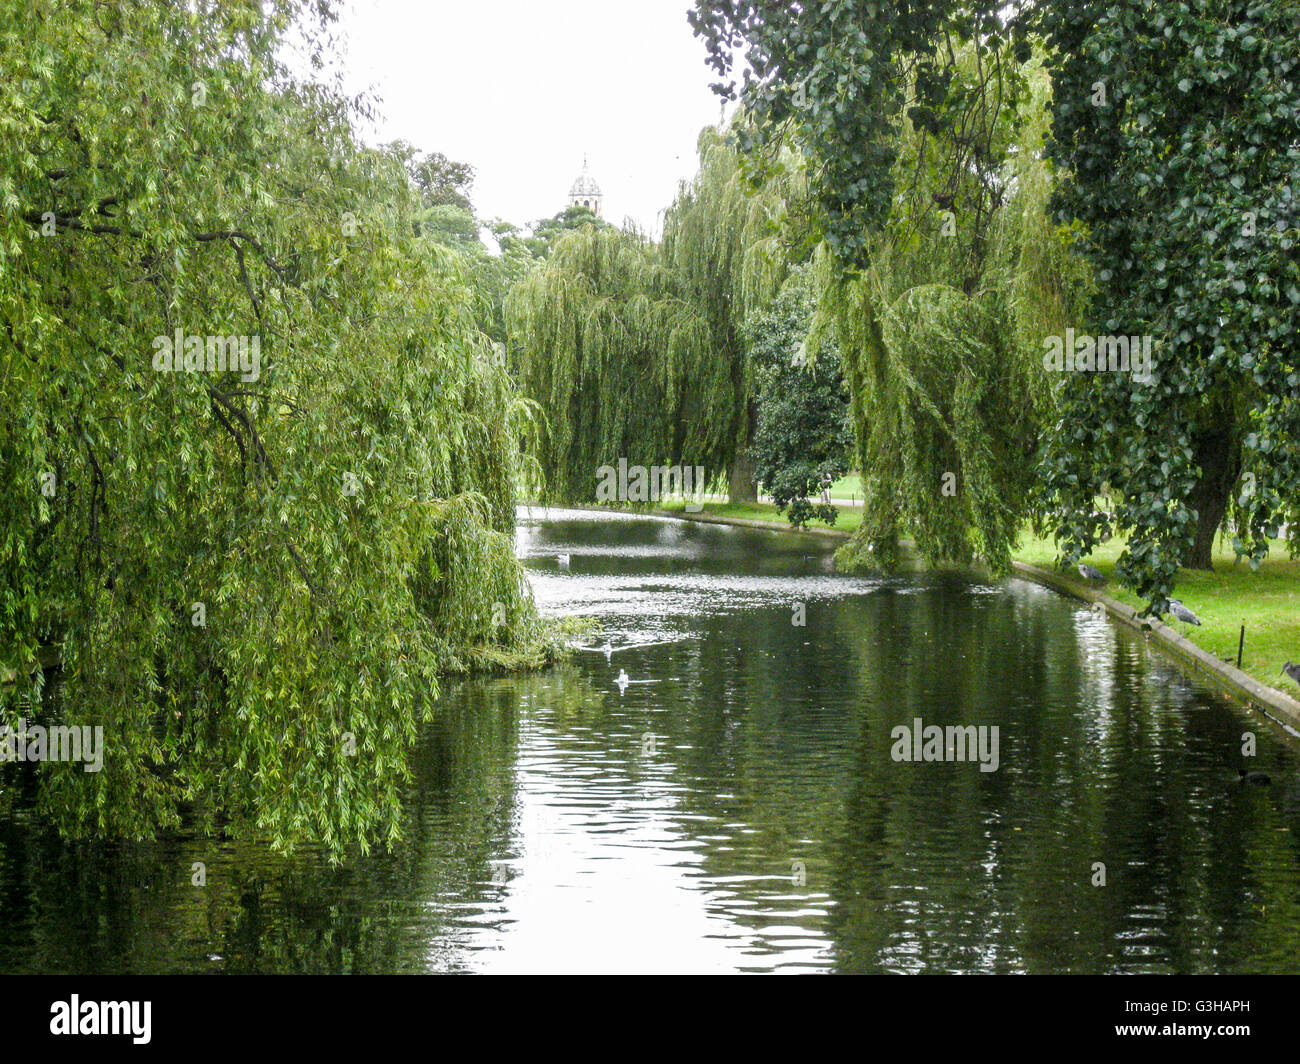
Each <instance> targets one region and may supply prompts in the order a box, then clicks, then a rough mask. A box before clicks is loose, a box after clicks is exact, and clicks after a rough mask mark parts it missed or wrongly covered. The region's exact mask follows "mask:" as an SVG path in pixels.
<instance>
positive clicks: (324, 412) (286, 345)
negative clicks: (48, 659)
mask: <svg viewBox="0 0 1300 1064" xmlns="http://www.w3.org/2000/svg"><path fill="white" fill-rule="evenodd" d="M318 16H319V21H317V17H318ZM328 20H329V15H328V11H327V10H326V9H325V8H324V5H319V4H314V3H313V4H310V5H308V4H298V3H293V2H290V0H278V2H268V3H266V4H261V5H257V4H246V3H234V4H197V5H162V4H147V5H146V4H134V3H120V4H118V3H110V4H105V3H100V2H93V0H60V2H58V3H53V2H49V0H34V2H32V3H28V4H21V5H9V6H6V7H5V8H4V9H3V11H2V12H0V66H2V67H3V69H4V70H5V78H4V79H3V81H2V82H0V155H2V156H3V158H4V159H5V168H4V170H3V172H2V173H0V323H2V325H3V328H2V329H0V397H2V398H0V404H2V405H3V408H4V412H5V417H4V419H3V423H0V483H2V484H3V491H2V492H0V509H2V510H3V514H2V516H0V632H2V633H3V644H2V645H0V664H3V665H4V666H7V667H9V668H11V669H13V670H14V672H15V674H16V676H17V680H18V682H17V683H16V684H15V685H13V686H12V687H10V688H9V689H8V690H7V693H6V699H5V702H6V704H5V714H6V717H7V719H8V721H9V722H10V723H16V718H17V717H18V716H19V715H20V714H21V715H23V716H25V718H26V719H27V720H28V721H29V722H32V721H39V722H40V723H42V724H50V723H56V722H61V721H66V722H67V723H73V724H80V725H88V726H101V727H103V729H104V735H105V743H106V747H107V752H106V757H105V762H104V766H103V770H102V772H99V773H97V774H92V773H84V772H83V771H82V767H81V766H80V765H78V764H76V763H62V764H59V763H46V764H43V765H41V766H39V768H40V770H41V771H40V773H39V786H40V793H41V804H42V806H43V808H44V810H45V811H46V812H47V813H48V814H50V815H51V816H52V817H53V818H54V820H55V821H56V822H57V823H58V824H59V825H60V826H61V827H62V828H64V829H65V830H68V831H73V832H79V833H80V832H98V833H113V834H120V835H127V836H135V837H141V836H146V835H149V834H151V833H153V832H155V831H157V830H159V829H161V828H166V827H170V826H173V825H175V824H177V823H178V821H179V815H180V810H181V809H182V808H183V807H191V808H192V809H193V815H194V819H195V821H196V822H197V823H198V824H199V825H207V826H214V825H220V826H222V827H223V828H224V829H225V830H226V831H228V832H231V833H246V834H257V835H260V836H266V837H270V838H271V839H273V840H275V841H276V842H278V843H280V844H282V845H292V844H293V843H295V842H301V841H319V842H322V843H324V844H326V845H328V846H331V847H333V848H337V849H341V848H344V847H346V846H349V845H351V844H357V843H359V844H362V845H365V844H366V843H367V841H368V840H369V839H371V838H373V837H374V836H375V835H376V834H383V833H391V832H393V831H395V830H396V826H397V824H398V817H399V813H400V802H401V796H402V792H403V786H404V780H405V778H406V764H405V758H404V753H405V749H406V744H407V743H408V741H409V740H410V739H411V737H412V736H413V735H414V732H415V727H416V722H417V719H418V716H419V714H420V712H421V710H422V709H424V708H427V707H428V705H429V704H430V701H431V698H432V697H433V696H434V695H435V694H436V692H437V690H438V684H437V676H438V674H439V673H440V672H443V671H446V670H456V669H464V668H469V667H472V666H475V665H478V664H488V663H504V662H513V663H522V662H525V661H540V660H542V659H543V658H544V657H545V655H546V654H547V653H548V650H547V647H546V644H545V638H544V632H543V631H542V629H541V625H540V622H539V620H538V617H537V614H536V611H535V608H534V605H533V602H532V599H531V594H530V592H529V590H528V587H527V584H526V581H525V580H524V579H523V576H522V570H521V569H520V566H519V564H518V562H517V561H516V559H515V558H514V554H513V536H512V532H513V521H514V511H513V488H514V481H515V478H516V476H517V475H518V473H519V471H520V470H519V459H518V439H519V435H520V433H521V432H523V431H525V429H526V422H527V416H526V415H527V409H526V405H525V404H523V403H522V402H521V400H519V398H518V397H517V396H516V395H515V394H514V393H513V391H512V389H511V387H510V385H509V382H508V380H507V378H506V377H505V375H504V373H503V372H502V370H501V369H500V368H499V367H498V366H497V365H496V363H495V362H494V360H493V358H492V352H491V348H490V345H489V344H488V342H487V340H486V338H484V337H483V335H482V334H481V332H480V331H479V329H478V328H477V327H476V321H475V314H474V302H473V299H472V297H471V293H470V289H469V278H468V276H467V273H466V271H465V268H464V264H463V261H462V259H461V258H460V257H459V256H458V255H456V254H455V253H453V252H451V251H448V250H447V249H445V248H443V247H441V245H439V244H438V243H437V242H436V241H433V240H431V239H429V238H428V237H427V236H423V235H419V234H418V233H417V228H418V227H417V224H416V223H417V220H418V216H419V214H420V212H421V211H423V210H425V209H426V207H427V206H428V205H427V204H426V203H424V202H423V201H422V199H421V197H420V194H419V191H418V189H416V188H415V187H414V186H413V184H412V181H411V180H410V177H409V175H408V173H407V171H406V169H405V167H404V162H405V161H406V160H405V158H404V157H403V155H402V153H401V152H394V151H375V150H368V149H365V148H363V147H361V146H359V145H358V144H357V142H356V141H355V139H354V137H353V134H352V125H351V120H350V119H351V117H352V116H351V114H350V111H349V105H348V104H347V103H346V101H345V100H344V98H343V97H342V96H341V95H339V94H338V93H337V92H335V91H333V90H332V89H330V88H328V87H325V86H322V85H320V84H316V83H309V82H308V83H305V82H301V81H297V80H295V79H294V78H293V77H291V76H290V74H289V73H288V72H287V71H286V70H285V69H284V67H283V66H282V65H281V63H280V60H279V59H278V58H277V57H278V56H279V55H280V52H281V43H282V41H283V40H284V38H285V35H286V34H287V33H288V32H289V30H290V28H291V26H292V25H293V24H294V23H295V22H297V24H298V25H299V27H300V29H301V32H302V34H303V35H304V36H305V38H306V39H307V40H309V41H316V42H322V41H324V40H325V39H326V33H327V27H328ZM452 206H453V207H454V206H455V205H454V204H452ZM175 336H180V337H181V339H182V340H183V341H184V342H183V343H182V345H181V346H182V347H183V348H184V350H185V352H186V354H187V355H189V354H191V353H192V348H191V346H190V342H189V341H188V340H185V338H187V337H188V338H191V339H193V338H197V341H196V342H197V344H198V351H197V357H196V359H195V360H194V361H192V362H190V363H189V367H188V368H187V367H186V365H184V364H182V358H181V350H179V349H178V350H177V352H176V356H177V361H176V366H175V369H174V370H173V371H170V372H167V371H162V370H166V369H167V367H168V363H165V362H164V363H163V364H162V367H161V370H160V368H159V364H160V358H159V356H160V353H161V352H162V351H163V349H164V348H165V346H166V342H167V341H169V340H171V338H173V337H175ZM226 337H230V338H236V337H242V338H243V339H244V341H245V343H244V347H243V352H244V354H245V355H246V356H251V355H253V354H254V353H256V355H257V358H256V360H254V359H253V358H251V357H249V358H247V359H246V361H245V362H244V363H242V364H240V365H238V366H234V367H230V368H227V369H225V370H224V371H223V369H222V363H221V362H215V363H214V364H212V365H211V366H206V365H204V364H203V362H204V357H203V353H204V350H205V348H206V351H207V357H208V359H212V357H213V339H214V338H215V339H216V340H217V341H218V344H217V346H218V347H220V346H221V344H220V341H221V340H222V339H223V338H226ZM205 338H206V340H205ZM48 645H53V646H55V647H56V648H57V649H58V650H59V651H60V652H61V655H62V660H63V669H62V673H61V675H62V677H63V682H62V684H61V693H60V697H59V698H58V699H57V700H51V699H50V698H48V697H47V696H48V692H42V691H41V690H40V686H39V678H40V673H39V671H36V672H35V673H33V670H32V665H33V663H34V662H35V661H36V659H37V657H38V654H39V652H40V648H42V647H43V646H48ZM29 675H34V677H35V678H34V680H33V681H32V682H31V683H29V682H28V680H27V677H28V676H29ZM15 771H17V768H16V767H15V766H13V765H7V766H4V768H3V769H0V772H6V773H12V772H15Z"/></svg>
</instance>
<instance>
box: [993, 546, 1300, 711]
mask: <svg viewBox="0 0 1300 1064" xmlns="http://www.w3.org/2000/svg"><path fill="white" fill-rule="evenodd" d="M1226 543H1227V541H1226V540H1225V539H1223V538H1222V537H1220V540H1219V548H1218V550H1217V551H1216V552H1215V556H1214V571H1213V572H1208V573H1203V572H1195V571H1193V570H1191V569H1184V570H1183V572H1182V574H1181V575H1180V576H1179V579H1178V586H1177V588H1176V589H1175V592H1174V594H1175V595H1176V596H1177V597H1178V598H1179V599H1180V600H1181V601H1182V602H1183V604H1184V605H1185V606H1187V607H1188V609H1190V610H1191V611H1192V612H1193V613H1195V614H1196V615H1197V616H1198V617H1199V618H1200V619H1201V624H1202V627H1200V628H1195V627H1194V628H1192V629H1191V633H1190V635H1189V637H1188V638H1190V639H1191V640H1192V642H1194V643H1195V644H1196V645H1197V646H1199V647H1201V648H1203V649H1204V650H1206V651H1208V652H1209V653H1211V654H1213V655H1214V656H1215V657H1218V658H1221V659H1222V658H1230V659H1231V660H1232V662H1233V663H1234V664H1235V663H1236V660H1237V637H1238V634H1239V633H1240V630H1241V625H1242V624H1243V623H1244V624H1245V625H1246V651H1245V654H1244V655H1243V656H1242V662H1241V667H1242V669H1243V670H1244V671H1245V672H1248V673H1249V674H1250V675H1251V676H1253V677H1255V679H1257V680H1259V681H1260V682H1261V683H1266V684H1268V685H1269V686H1270V687H1277V688H1280V689H1281V690H1283V691H1286V692H1288V693H1289V694H1291V695H1293V696H1294V695H1296V694H1297V688H1296V685H1295V684H1294V683H1293V682H1292V681H1291V680H1290V679H1289V678H1288V677H1285V676H1282V675H1281V672H1282V665H1283V663H1284V662H1287V661H1300V560H1297V561H1292V560H1290V559H1288V558H1287V556H1286V548H1285V545H1284V544H1283V543H1282V542H1281V541H1275V542H1274V543H1273V545H1272V550H1273V553H1272V554H1271V555H1270V557H1269V559H1268V560H1267V561H1266V562H1264V563H1263V564H1262V565H1261V566H1260V567H1259V569H1257V570H1256V571H1254V572H1252V571H1251V569H1250V566H1249V565H1247V564H1246V563H1245V562H1242V563H1241V564H1235V563H1234V561H1233V553H1232V550H1231V548H1230V547H1225V544H1226ZM1123 549H1124V544H1123V543H1122V542H1121V541H1119V540H1114V539H1112V540H1111V541H1110V542H1109V543H1105V544H1102V545H1101V546H1099V547H1098V548H1097V549H1096V550H1095V551H1094V552H1093V554H1092V555H1091V556H1089V557H1088V558H1085V559H1084V561H1086V562H1087V563H1088V564H1089V565H1092V566H1095V567H1096V568H1097V569H1100V570H1101V571H1102V573H1103V574H1105V576H1106V579H1107V584H1106V587H1105V591H1106V593H1107V594H1108V595H1110V596H1111V598H1114V599H1117V600H1118V601H1120V602H1123V603H1125V604H1127V605H1129V606H1133V607H1134V608H1137V609H1141V608H1143V607H1145V605H1146V603H1145V602H1143V601H1142V600H1141V599H1140V598H1138V597H1137V596H1136V595H1134V594H1133V593H1132V592H1131V591H1128V590H1126V589H1124V588H1121V587H1118V586H1117V585H1116V584H1115V583H1114V577H1115V561H1116V559H1117V558H1118V557H1119V555H1120V552H1121V551H1122V550H1123ZM1015 557H1016V559H1017V560H1018V561H1022V562H1028V563H1029V564H1031V565H1037V566H1039V567H1041V568H1044V569H1052V568H1054V565H1053V563H1054V560H1055V558H1056V546H1055V544H1054V543H1053V542H1052V541H1051V540H1043V539H1035V538H1033V537H1032V536H1030V535H1029V534H1028V533H1026V534H1025V537H1024V538H1023V539H1022V540H1021V543H1020V549H1019V550H1017V551H1016V552H1015ZM1069 577H1070V578H1071V579H1073V580H1074V581H1075V582H1076V583H1078V584H1079V586H1080V587H1082V586H1084V585H1085V584H1086V581H1085V580H1084V579H1083V578H1082V577H1081V576H1079V575H1078V574H1077V572H1072V573H1071V574H1069ZM1164 620H1165V623H1166V624H1172V627H1173V628H1174V629H1175V630H1177V631H1179V632H1181V631H1182V630H1183V626H1182V625H1181V624H1178V623H1173V619H1172V618H1171V617H1168V616H1166V617H1165V618H1164Z"/></svg>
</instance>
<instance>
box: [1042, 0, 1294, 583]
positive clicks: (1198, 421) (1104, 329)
mask: <svg viewBox="0 0 1300 1064" xmlns="http://www.w3.org/2000/svg"><path fill="white" fill-rule="evenodd" d="M1045 22H1046V26H1047V27H1048V29H1049V30H1050V32H1051V43H1052V45H1053V46H1054V49H1055V54H1056V56H1057V58H1056V61H1055V72H1056V93H1057V98H1056V106H1055V108H1054V111H1053V124H1052V132H1053V141H1052V152H1053V155H1054V157H1055V159H1056V161H1057V162H1058V164H1059V165H1060V166H1061V167H1062V168H1063V170H1064V175H1065V176H1064V181H1063V183H1062V185H1061V188H1060V190H1059V193H1058V196H1057V200H1056V207H1057V209H1058V211H1059V214H1060V218H1061V219H1062V220H1065V221H1069V222H1071V223H1073V224H1076V225H1079V226H1080V228H1081V232H1082V234H1083V239H1082V241H1081V244H1080V246H1081V248H1082V249H1083V250H1084V251H1085V252H1086V254H1087V256H1088V258H1089V260H1090V261H1091V262H1092V263H1093V265H1094V268H1095V270H1096V274H1097V278H1098V281H1099V284H1098V288H1097V292H1096V296H1095V298H1094V300H1093V302H1092V304H1091V307H1090V308H1089V310H1088V313H1087V318H1086V321H1085V322H1083V323H1082V324H1083V325H1084V326H1085V327H1086V331H1087V332H1089V333H1092V334H1097V335H1103V334H1110V333H1120V334H1125V335H1146V336H1149V337H1152V338H1153V340H1154V367H1155V368H1154V373H1153V374H1152V380H1151V381H1150V382H1146V383H1134V382H1133V381H1132V380H1131V379H1130V378H1128V377H1126V376H1122V375H1116V374H1102V373H1098V374H1095V375H1093V374H1087V375H1074V376H1073V377H1072V378H1070V379H1068V380H1066V382H1065V384H1064V389H1063V395H1062V409H1061V417H1060V422H1059V426H1058V429H1057V431H1056V433H1055V437H1054V440H1053V443H1052V448H1051V455H1050V461H1049V464H1048V477H1047V488H1048V492H1049V495H1050V501H1051V512H1050V514H1049V515H1048V517H1049V519H1048V521H1047V522H1046V523H1047V524H1048V525H1049V527H1050V528H1051V529H1052V530H1053V531H1054V532H1055V533H1056V534H1057V535H1058V537H1059V538H1060V540H1061V543H1062V545H1063V551H1064V553H1065V555H1066V558H1067V560H1074V559H1077V558H1078V557H1079V556H1080V555H1082V554H1086V553H1087V552H1088V551H1089V550H1090V549H1091V547H1092V545H1093V544H1094V543H1096V542H1097V540H1098V538H1099V537H1100V536H1101V535H1103V534H1105V533H1106V532H1107V531H1109V530H1110V528H1112V527H1113V528H1116V529H1119V530H1121V531H1123V532H1126V533H1128V547H1127V549H1126V551H1125V553H1124V555H1123V556H1122V557H1121V559H1120V562H1119V572H1120V574H1121V576H1122V577H1123V579H1125V580H1126V581H1127V582H1128V583H1130V584H1131V585H1132V586H1134V587H1135V588H1137V589H1138V590H1139V591H1140V592H1141V593H1142V594H1144V595H1146V596H1147V597H1149V598H1151V599H1152V600H1154V601H1155V602H1156V604H1157V605H1160V604H1163V599H1164V598H1165V597H1167V595H1168V594H1169V592H1170V591H1171V590H1172V588H1173V586H1174V583H1175V580H1176V576H1177V571H1178V569H1179V567H1180V566H1183V565H1190V566H1194V567H1197V568H1209V567H1210V551H1211V547H1212V546H1213V542H1214V537H1215V535H1216V533H1217V532H1218V530H1219V528H1220V525H1221V524H1222V522H1223V519H1224V517H1225V514H1226V513H1229V512H1230V513H1231V516H1232V518H1233V521H1234V527H1235V536H1234V541H1235V545H1236V549H1237V551H1238V552H1239V554H1240V555H1245V556H1247V557H1249V558H1250V559H1251V560H1252V562H1256V563H1257V562H1258V561H1259V560H1260V559H1262V558H1263V557H1264V556H1265V555H1266V554H1267V552H1268V540H1269V539H1270V538H1275V537H1276V536H1277V535H1278V532H1279V526H1280V524H1281V523H1282V522H1284V521H1289V522H1290V524H1291V527H1292V529H1293V532H1292V537H1293V538H1292V541H1291V542H1292V546H1293V548H1297V547H1300V538H1297V533H1300V404H1297V402H1296V396H1297V394H1300V359H1298V357H1297V346H1296V336H1297V334H1298V333H1300V254H1297V250H1296V249H1297V242H1298V241H1300V227H1298V226H1300V223H1298V222H1297V198H1296V197H1297V191H1296V190H1297V188H1300V77H1298V76H1297V74H1298V73H1300V9H1298V8H1297V6H1296V5H1295V4H1294V3H1292V2H1289V0H1251V2H1249V3H1246V2H1239V3H1227V4H1221V3H1215V4H1210V3H1206V2H1203V0H1192V2H1186V3H1180V4H1176V5H1173V6H1152V5H1150V4H1143V3H1138V2H1136V0H1122V2H1119V3H1105V4H1102V3H1092V2H1088V3H1081V4H1075V5H1072V6H1070V7H1069V8H1068V9H1067V8H1065V7H1051V8H1049V9H1048V10H1047V12H1046V15H1045ZM1081 331H1083V330H1081ZM1104 488H1109V489H1110V490H1111V491H1113V493H1114V497H1115V500H1116V506H1115V510H1114V515H1113V521H1111V522H1107V523H1106V525H1104V526H1103V525H1102V524H1099V523H1098V522H1095V521H1093V520H1091V517H1092V511H1093V507H1092V500H1093V498H1094V497H1095V496H1096V495H1097V494H1098V493H1099V492H1100V491H1102V490H1103V489H1104Z"/></svg>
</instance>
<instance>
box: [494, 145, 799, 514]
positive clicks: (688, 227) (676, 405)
mask: <svg viewBox="0 0 1300 1064" xmlns="http://www.w3.org/2000/svg"><path fill="white" fill-rule="evenodd" d="M699 150H700V168H699V173H698V174H697V176H696V178H695V179H694V180H693V181H691V182H689V183H684V184H683V185H682V187H681V188H680V190H679V192H678V196H677V198H676V200H675V201H674V203H673V204H672V206H671V207H670V208H669V209H668V212H667V216H666V220H665V223H664V239H663V242H662V244H658V245H656V244H654V243H652V242H651V241H649V240H646V239H645V238H644V237H643V236H641V235H639V234H637V233H628V232H623V231H620V230H614V229H600V230H598V229H596V228H595V227H590V226H588V227H586V228H584V229H582V230H580V231H578V232H577V233H574V234H572V235H569V236H567V237H565V238H563V239H562V240H561V241H560V242H559V243H557V244H556V245H555V249H554V252H553V253H552V255H551V257H550V259H549V260H548V261H547V263H546V264H545V266H544V267H541V268H539V269H538V270H536V271H535V272H533V273H532V274H531V275H530V276H528V277H527V278H526V279H525V280H523V281H522V282H520V283H519V284H518V285H516V286H515V288H514V289H513V290H512V291H511V294H510V297H509V300H508V301H507V320H508V327H509V334H510V349H511V358H512V364H513V368H514V370H515V373H516V376H517V379H518V381H519V385H520V388H521V390H522V391H523V393H524V394H526V395H527V396H529V397H530V398H531V399H534V400H536V401H537V402H538V403H539V404H540V406H541V408H542V410H543V412H544V413H545V421H546V427H545V429H544V431H543V432H542V434H541V439H540V445H539V459H540V462H541V465H542V468H543V470H544V472H545V475H546V482H547V494H548V497H549V498H552V499H558V500H565V501H590V500H592V499H594V498H595V497H596V494H595V493H596V487H597V484H598V476H597V470H598V469H600V467H602V466H605V465H613V464H615V463H617V462H618V460H619V459H620V458H625V459H627V461H628V463H629V465H636V464H640V465H646V466H649V465H654V464H664V465H677V464H684V465H695V466H701V467H703V468H704V470H705V474H706V476H707V477H708V479H709V480H714V479H720V478H721V476H722V474H723V473H724V472H726V473H728V474H729V479H730V487H731V494H732V498H733V500H734V499H736V498H738V497H739V498H745V497H748V498H753V497H754V484H753V479H752V476H751V475H750V473H749V464H748V455H747V453H746V451H747V446H746V444H747V443H748V441H749V437H750V435H751V433H752V430H753V413H752V410H751V407H752V392H753V383H752V381H751V380H750V379H749V374H748V370H747V368H746V360H745V352H744V346H743V342H742V330H743V325H744V322H745V319H746V317H747V316H748V315H749V314H751V313H752V312H753V311H754V310H755V309H756V308H759V307H761V306H763V305H764V304H765V303H767V302H768V301H769V300H770V299H771V298H772V297H773V296H774V295H775V294H776V292H777V290H778V289H779V287H780V285H781V281H782V280H783V278H784V277H785V275H786V273H787V271H788V268H789V267H788V263H789V261H790V258H791V246H790V245H791V237H790V235H789V234H790V231H791V226H790V225H789V224H788V223H787V208H786V204H787V202H788V201H790V200H791V198H792V197H794V196H795V195H796V194H797V192H798V189H799V187H800V172H799V167H798V163H797V160H796V159H795V157H794V156H793V155H792V154H790V153H788V152H787V153H784V154H783V155H782V156H781V158H780V160H779V162H780V165H779V166H778V167H777V168H775V172H774V173H773V174H771V175H769V176H768V177H767V178H766V180H765V181H764V183H763V184H762V185H760V186H755V185H754V184H753V182H752V181H751V180H750V179H749V178H748V177H747V176H746V174H745V173H744V172H743V170H742V167H741V164H740V160H739V158H738V156H737V154H736V151H735V149H734V148H733V146H732V143H731V139H730V135H729V134H728V133H727V132H725V131H724V130H722V129H719V128H714V127H709V128H706V129H705V130H704V131H703V132H702V133H701V135H700V140H699Z"/></svg>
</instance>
